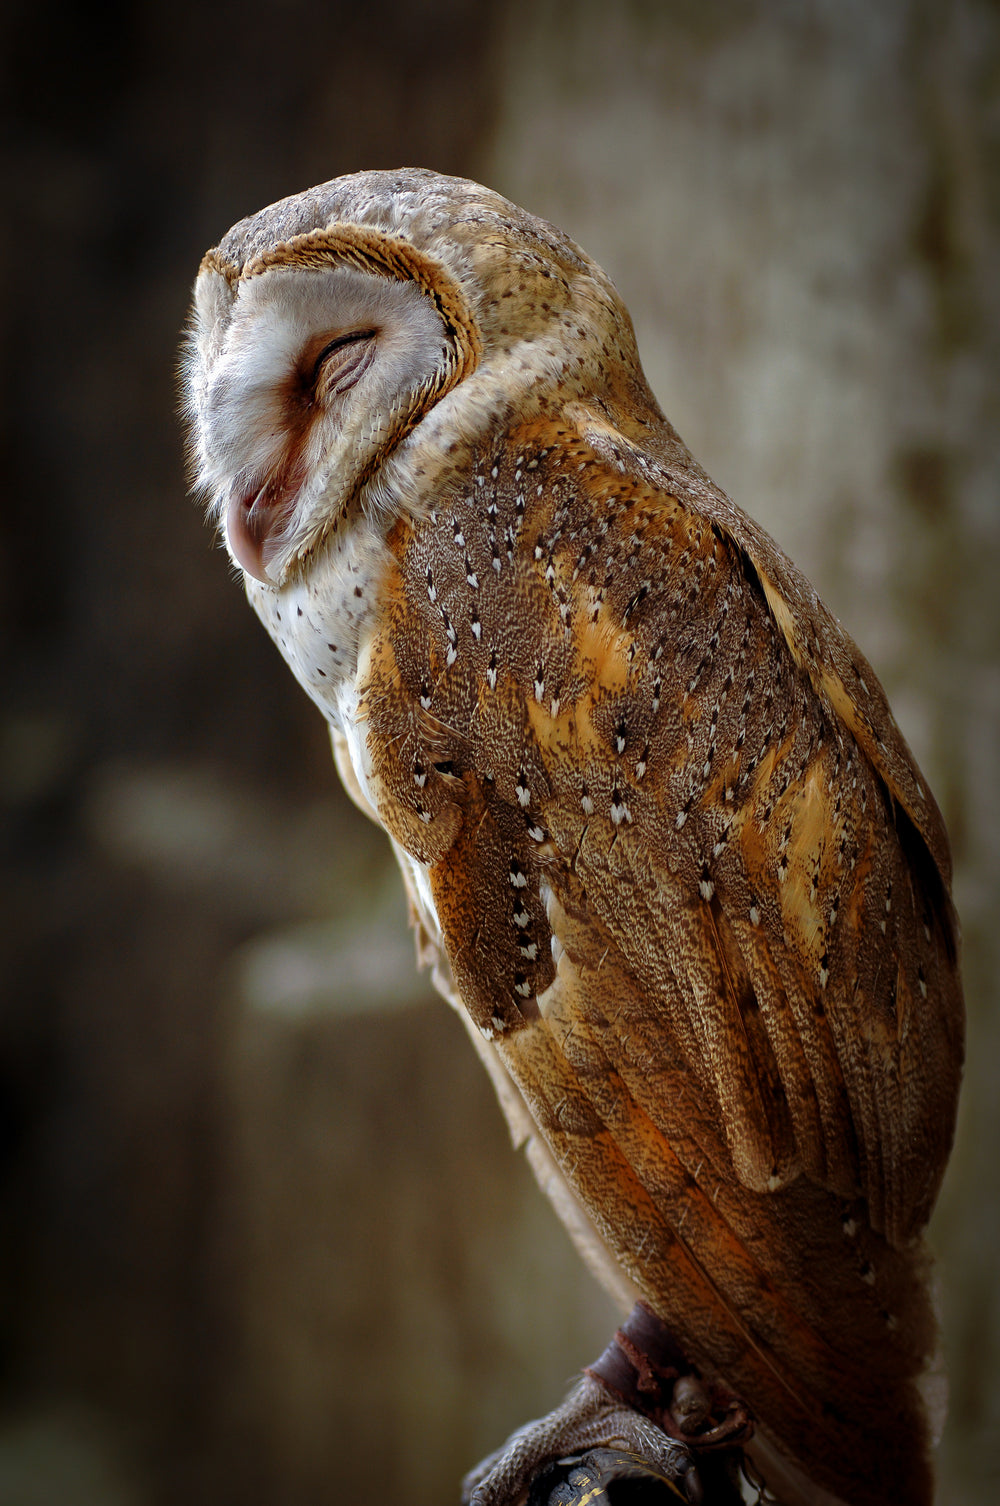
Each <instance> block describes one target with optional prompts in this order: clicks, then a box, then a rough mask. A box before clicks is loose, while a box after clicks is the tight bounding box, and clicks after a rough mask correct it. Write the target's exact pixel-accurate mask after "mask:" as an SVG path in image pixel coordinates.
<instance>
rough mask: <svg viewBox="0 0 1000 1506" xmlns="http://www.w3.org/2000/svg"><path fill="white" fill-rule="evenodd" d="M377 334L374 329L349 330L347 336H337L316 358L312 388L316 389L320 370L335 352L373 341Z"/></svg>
mask: <svg viewBox="0 0 1000 1506" xmlns="http://www.w3.org/2000/svg"><path fill="white" fill-rule="evenodd" d="M375 334H376V331H375V330H373V329H352V330H348V331H347V333H346V334H343V335H337V336H336V338H335V339H333V340H330V341H329V343H328V344H326V345H324V346H323V349H322V350H321V351H320V353H319V355H318V356H317V357H316V361H315V364H314V366H313V369H312V386H313V387H315V385H316V383H317V382H318V381H319V373H320V368H321V367H322V365H323V363H324V362H325V361H328V360H329V358H330V357H331V356H332V355H333V353H334V351H336V350H343V349H344V347H345V346H347V345H357V344H358V343H359V341H361V340H372V339H374V337H375Z"/></svg>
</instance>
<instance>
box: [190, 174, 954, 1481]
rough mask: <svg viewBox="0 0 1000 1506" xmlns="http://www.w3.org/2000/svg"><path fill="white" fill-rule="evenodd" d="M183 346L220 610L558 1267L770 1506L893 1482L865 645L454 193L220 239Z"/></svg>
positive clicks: (898, 992) (889, 1243) (889, 758)
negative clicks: (216, 541) (769, 1473)
mask: <svg viewBox="0 0 1000 1506" xmlns="http://www.w3.org/2000/svg"><path fill="white" fill-rule="evenodd" d="M188 372H189V375H188V390H189V411H190V417H191V421H192V452H193V455H194V461H195V466H196V469H197V473H198V479H199V482H200V483H201V484H202V485H203V486H204V487H205V488H206V489H207V490H208V491H209V493H210V495H211V499H212V505H213V508H214V510H215V514H216V516H217V517H218V518H219V520H220V521H221V522H222V523H223V525H224V528H225V532H226V537H227V541H228V543H229V546H230V549H231V552H232V553H233V555H234V558H235V559H236V560H237V561H238V563H240V564H241V565H242V566H243V567H244V570H245V571H246V579H247V588H248V593H249V595H250V598H251V601H252V602H253V604H254V606H255V608H256V609H257V611H258V613H259V614H260V616H261V617H262V619H263V621H264V622H265V624H266V626H267V627H268V628H269V630H270V631H271V633H272V634H273V635H274V637H275V639H276V641H277V642H278V643H279V646H280V647H281V649H282V651H283V653H284V654H285V656H286V658H287V659H288V661H289V663H290V665H291V667H292V668H293V670H294V671H295V673H296V674H297V676H298V677H299V679H300V680H301V681H302V683H303V685H304V686H305V688H306V689H307V691H308V692H309V694H310V695H312V697H313V698H314V699H315V700H316V701H317V703H318V704H319V705H320V706H321V707H322V709H323V711H324V713H325V714H326V715H327V717H328V719H329V720H330V722H331V725H332V727H333V729H334V739H335V746H336V749H337V753H338V764H339V766H340V768H341V771H342V773H343V774H344V777H345V781H346V782H347V784H348V787H349V788H351V790H352V792H353V793H354V795H355V797H356V798H357V799H359V801H360V802H361V803H362V804H363V805H364V806H365V808H366V809H368V810H369V811H370V812H371V813H372V814H373V815H374V816H375V818H376V819H377V820H379V821H380V822H381V824H382V825H383V826H384V827H385V828H386V830H387V831H388V832H389V834H390V836H391V837H392V839H393V841H394V843H395V844H396V847H397V851H398V852H399V854H400V858H401V862H402V864H403V868H404V873H405V875H406V877H407V882H408V886H409V889H410V893H411V898H412V900H413V906H414V913H415V918H416V921H417V924H418V927H419V932H420V939H421V943H422V945H423V948H424V956H425V960H430V961H431V962H432V963H433V964H434V966H435V975H436V978H437V980H438V981H439V983H440V985H441V987H442V989H443V990H444V991H445V992H446V993H447V994H448V995H449V996H450V997H451V998H452V999H453V1001H455V1002H458V1003H459V1004H460V1006H462V1007H464V1010H465V1011H466V1014H467V1019H468V1022H469V1023H470V1027H471V1028H472V1031H473V1035H474V1038H475V1039H476V1041H477V1044H478V1046H479V1049H480V1051H481V1053H482V1054H483V1056H484V1059H485V1060H486V1063H487V1065H488V1067H489V1068H490V1071H491V1074H492V1076H493V1079H494V1082H495V1083H496V1084H497V1087H498V1091H499V1093H500V1097H501V1101H502V1102H503V1104H504V1107H505V1110H506V1112H507V1114H508V1117H509V1118H510V1120H511V1124H512V1127H513V1128H514V1130H515V1133H516V1134H517V1136H518V1137H519V1138H524V1139H527V1140H528V1142H529V1154H530V1155H531V1157H532V1160H533V1164H534V1165H535V1167H536V1170H537V1171H538V1173H539V1175H540V1178H541V1179H542V1181H543V1184H544V1185H545V1186H546V1188H547V1190H548V1191H549V1192H550V1194H551V1195H552V1196H553V1197H554V1199H555V1201H556V1203H557V1206H558V1207H559V1208H560V1211H561V1212H562V1213H563V1216H564V1217H565V1218H566V1220H567V1223H568V1224H569V1225H570V1227H571V1230H572V1232H574V1234H575V1236H576V1237H577V1239H578V1240H579V1241H580V1243H581V1246H582V1247H583V1248H584V1250H585V1253H586V1254H587V1256H588V1258H589V1259H591V1260H592V1261H593V1263H594V1264H595V1266H597V1267H598V1268H599V1269H600V1270H601V1271H602V1272H603V1274H604V1275H605V1276H606V1278H607V1279H608V1281H609V1284H610V1285H611V1287H612V1289H613V1290H614V1291H615V1292H616V1293H617V1294H619V1295H620V1296H621V1297H622V1299H623V1301H625V1302H626V1303H627V1302H628V1301H630V1300H631V1299H632V1298H633V1297H635V1296H641V1297H642V1298H643V1299H644V1300H645V1301H646V1302H647V1303H648V1304H649V1306H650V1307H651V1308H652V1309H653V1310H654V1311H655V1312H656V1313H657V1314H658V1315H659V1316H660V1317H662V1318H663V1319H664V1320H665V1321H666V1322H667V1323H668V1324H669V1326H670V1328H671V1329H672V1331H673V1332H674V1334H675V1335H676V1337H677V1339H678V1340H679V1342H680V1343H681V1344H682V1346H683V1347H684V1349H685V1351H686V1352H687V1354H688V1356H689V1357H690V1359H691V1360H693V1361H694V1362H695V1363H696V1364H697V1365H698V1366H699V1367H700V1369H701V1371H702V1373H703V1374H704V1375H705V1376H707V1377H709V1378H712V1379H717V1380H719V1381H723V1382H724V1383H725V1384H726V1385H727V1386H728V1387H730V1388H732V1389H733V1390H735V1391H737V1392H739V1393H740V1394H742V1396H744V1397H745V1398H746V1399H747V1401H749V1403H750V1404H751V1405H752V1407H753V1409H754V1411H755V1413H756V1417H757V1420H758V1426H759V1432H760V1435H761V1438H762V1443H761V1457H763V1458H764V1460H765V1468H771V1469H773V1470H774V1471H775V1474H774V1478H775V1479H780V1480H782V1481H783V1482H784V1483H783V1486H782V1488H783V1489H784V1490H785V1491H787V1492H788V1494H787V1497H786V1498H787V1499H789V1500H791V1499H795V1498H797V1499H802V1500H808V1499H814V1500H818V1499H821V1498H822V1492H824V1491H825V1492H828V1493H830V1494H832V1495H833V1496H836V1497H839V1498H842V1499H844V1500H846V1501H849V1502H851V1503H852V1506H865V1503H878V1502H887V1501H890V1500H892V1501H895V1500H907V1501H911V1502H926V1501H929V1500H930V1497H931V1483H930V1467H929V1462H928V1429H927V1423H926V1419H925V1413H924V1407H923V1403H922V1401H921V1398H920V1394H919V1390H918V1385H919V1381H920V1377H921V1375H922V1372H923V1371H924V1369H925V1367H926V1365H927V1363H928V1360H929V1357H930V1356H931V1353H932V1351H933V1347H934V1332H933V1328H934V1325H933V1320H932V1316H931V1312H930V1308H929V1303H928V1299H927V1295H926V1288H925V1277H926V1272H925V1268H924V1255H923V1250H922V1246H921V1243H920V1238H919V1236H920V1231H921V1229H922V1227H923V1225H924V1224H925V1223H926V1220H927V1218H928V1216H929V1213H930V1211H931V1207H932V1205H933V1202H934V1198H935V1195H936V1193H937V1189H938V1185H939V1182H940V1178H941V1174H942V1170H943V1167H944V1163H945V1159H946V1156H947V1152H948V1148H949V1145H950V1142H951V1135H952V1129H953V1124H954V1115H955V1100H956V1094H957V1088H958V1078H959V1067H960V1059H961V1051H962V1006H961V992H960V985H959V980H958V970H957V962H956V925H955V920H954V915H953V911H952V907H951V902H950V899H949V881H950V867H949V855H948V845H947V839H946V836H945V832H944V828H943V825H942V822H941V817H940V815H939V813H938V810H937V807H936V805H935V804H934V801H933V799H932V797H931V795H930V793H929V792H928V790H927V788H926V786H925V785H924V783H923V780H922V778H921V776H920V774H919V773H918V771H917V769H916V767H915V765H914V762H913V759H912V756H911V754H910V753H909V750H908V749H907V747H906V744H905V742H904V741H903V739H902V737H901V735H900V733H899V731H898V729H897V727H896V725H895V722H894V721H893V719H892V715H891V713H890V711H889V708H888V706H887V704H886V700H885V696H884V694H883V692H882V690H881V688H880V686H879V684H878V682H877V680H876V678H875V676H874V674H873V672H872V670H871V668H870V667H869V665H868V664H867V663H866V661H865V660H864V658H863V657H862V655H861V654H860V653H859V651H858V649H857V648H856V647H855V646H854V644H853V643H852V642H851V640H850V639H849V638H848V636H847V635H846V634H845V633H844V632H843V630H842V629H841V628H840V627H839V625H838V624H837V623H836V621H835V620H834V619H833V618H832V617H831V616H830V614H829V613H828V612H827V611H826V609H825V608H824V607H823V605H822V604H821V603H820V602H819V601H818V599H817V598H816V596H815V593H814V592H813V591H812V590H811V588H810V587H809V585H808V584H807V582H806V581H805V580H804V579H803V577H802V576H801V575H800V574H799V573H798V572H797V571H796V569H795V568H794V566H793V565H792V564H791V563H790V562H789V561H788V560H787V559H786V558H785V556H784V555H783V554H782V553H781V552H780V550H779V549H778V548H777V547H776V545H775V544H774V543H773V542H772V541H771V540H770V539H769V538H768V536H767V535H766V534H765V533H764V532H763V531H762V530H761V529H759V528H758V527H757V526H756V525H755V524H754V523H753V522H751V521H750V520H749V519H748V518H747V517H746V516H745V515H744V514H742V513H741V512H739V511H738V509H736V508H735V507H734V506H733V505H732V503H730V502H729V500H728V499H727V498H726V497H725V496H724V495H723V494H722V493H721V492H720V491H719V490H718V489H717V488H716V487H714V486H713V485H712V483H711V482H710V480H709V479H708V477H707V476H706V475H705V474H704V472H702V471H701V470H700V469H699V468H698V466H697V465H696V464H695V463H694V461H693V460H692V458H691V456H690V455H689V454H688V452H687V451H686V450H685V448H684V446H683V445H682V443H681V441H680V440H679V438H678V437H677V435H676V434H675V432H674V431H673V429H672V428H671V427H670V425H669V424H668V423H667V422H666V420H665V419H664V418H663V415H662V414H661V413H660V411H659V409H658V408H657V406H656V403H655V401H654V399H653V397H652V396H651V394H650V392H649V390H648V388H647V386H646V384H645V380H644V378H643V375H642V370H641V367H640V365H639V360H638V355H637V353H636V350H635V344H634V337H633V334H632V328H631V324H630V322H629V318H628V315H627V313H626V311H625V309H624V308H623V306H622V305H621V302H620V300H619V299H618V297H617V294H616V293H615V291H614V289H613V287H612V285H611V283H610V282H609V280H608V279H607V277H606V276H605V274H604V273H603V272H602V271H601V270H600V268H598V267H597V266H596V265H595V264H594V263H593V262H591V261H590V260H589V259H588V258H587V257H586V256H585V255H584V253H583V252H581V251H580V250H579V249H578V248H577V247H575V246H574V245H573V244H572V243H571V242H570V241H568V240H567V239H566V237H565V236H563V235H562V234H561V233H560V232H559V231H557V230H555V229H554V228H553V227H551V226H549V225H546V224H544V223H543V222H542V221H539V220H536V219H533V218H532V217H530V216H528V215H526V214H525V213H524V212H523V211H521V210H519V209H517V208H516V207H515V206H513V205H511V204H509V203H507V202H506V201H505V200H503V199H501V198H500V197H499V196H497V195H495V194H493V193H491V192H489V190H487V189H483V188H480V187H479V186H478V185H476V184H470V183H465V182H463V181H461V180H457V179H449V178H443V177H439V176H438V175H436V174H432V173H427V172H422V171H415V170H414V171H404V172H401V173H398V174H396V173H366V174H359V175H356V176H354V177H349V178H343V179H337V180H335V181H334V182H332V183H328V184H325V185H323V186H321V187H320V188H316V189H312V190H310V191H309V192H308V193H305V194H302V195H299V196H297V197H295V198H292V199H288V200H284V201H283V202H282V203H280V204H277V205H274V206H272V207H271V208H270V209H267V210H264V211H263V212H262V213H261V214H259V215H257V216H255V217H253V218H251V219H249V220H245V221H243V222H242V223H241V224H239V225H237V226H236V227H235V228H234V229H233V230H232V231H230V233H229V234H228V235H227V236H226V237H225V238H224V239H223V241H222V242H221V244H220V245H219V246H218V247H217V248H216V249H215V250H214V251H212V252H210V253H209V254H208V256H206V258H205V260H204V262H203V264H202V270H201V273H200V275H199V279H198V283H197V286H196V315H195V328H194V331H193V335H192V340H191V347H190V357H189V367H188ZM786 1466H787V1474H786ZM796 1482H797V1483H796ZM489 1488H490V1485H489V1477H488V1476H487V1477H485V1483H484V1485H483V1490H484V1495H483V1499H492V1497H490V1496H489ZM796 1492H798V1495H797V1496H796Z"/></svg>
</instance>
